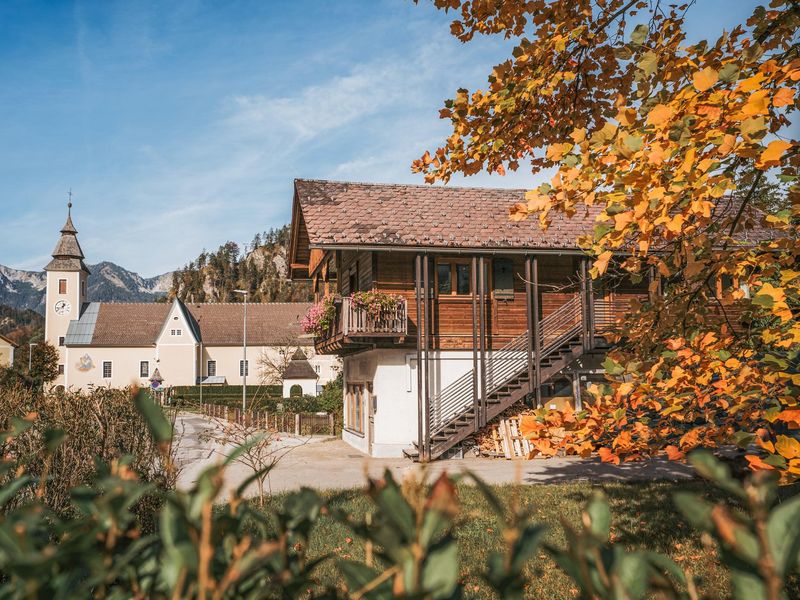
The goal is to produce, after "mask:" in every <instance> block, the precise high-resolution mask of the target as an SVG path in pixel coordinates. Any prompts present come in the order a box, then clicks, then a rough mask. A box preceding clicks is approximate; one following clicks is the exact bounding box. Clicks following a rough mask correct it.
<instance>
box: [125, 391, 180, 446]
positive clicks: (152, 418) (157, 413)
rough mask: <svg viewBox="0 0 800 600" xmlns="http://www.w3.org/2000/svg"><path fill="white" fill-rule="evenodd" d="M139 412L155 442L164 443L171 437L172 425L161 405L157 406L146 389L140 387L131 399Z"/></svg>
mask: <svg viewBox="0 0 800 600" xmlns="http://www.w3.org/2000/svg"><path fill="white" fill-rule="evenodd" d="M133 402H134V404H135V405H136V408H137V410H138V411H139V414H141V415H142V418H143V419H144V420H145V423H147V428H148V429H149V430H150V434H151V435H152V436H153V439H154V440H155V442H156V443H157V444H164V443H167V442H169V441H170V440H171V439H172V425H170V423H169V421H167V419H166V417H165V416H164V412H163V411H162V410H161V407H160V406H158V405H157V404H156V403H155V401H154V400H153V398H152V397H151V396H150V394H148V393H147V391H146V390H144V389H141V390H139V391H138V392H137V393H136V396H135V397H134V399H133Z"/></svg>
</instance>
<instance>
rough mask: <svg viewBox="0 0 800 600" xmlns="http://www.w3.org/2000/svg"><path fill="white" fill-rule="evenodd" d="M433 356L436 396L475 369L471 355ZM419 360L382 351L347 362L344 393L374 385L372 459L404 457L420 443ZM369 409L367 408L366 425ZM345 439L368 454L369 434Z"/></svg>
mask: <svg viewBox="0 0 800 600" xmlns="http://www.w3.org/2000/svg"><path fill="white" fill-rule="evenodd" d="M431 356H432V360H431V382H432V386H431V389H432V393H433V394H435V393H436V392H438V391H439V390H440V389H441V388H442V387H444V386H447V385H448V384H450V383H452V382H453V381H454V380H455V379H457V378H458V377H460V376H461V375H463V374H464V373H466V372H468V371H470V370H471V369H472V352H471V351H452V352H451V351H444V352H435V353H432V355H431ZM416 358H417V357H416V352H408V351H407V350H391V349H383V350H371V351H369V352H364V353H362V354H356V355H354V356H350V357H345V359H344V379H345V391H346V390H347V383H348V382H353V383H361V382H364V383H366V382H370V381H371V382H372V388H373V395H374V399H373V406H374V408H375V411H374V427H375V431H374V436H373V439H374V442H373V446H372V456H376V457H386V458H390V457H398V456H401V455H402V450H403V449H404V448H407V447H409V446H410V445H411V443H412V442H414V441H416V439H417V415H418V413H419V409H418V398H417V365H416V362H417V360H416ZM367 409H368V407H367V406H365V414H364V422H365V423H367V422H368V419H367V414H368V413H367V412H366V411H367ZM342 438H343V439H344V440H345V441H347V442H348V443H350V444H351V445H353V446H354V447H356V448H358V449H359V450H361V451H362V452H366V451H367V446H368V432H365V436H364V438H361V437H359V436H358V435H357V434H354V433H350V432H347V431H345V432H344V433H343V435H342Z"/></svg>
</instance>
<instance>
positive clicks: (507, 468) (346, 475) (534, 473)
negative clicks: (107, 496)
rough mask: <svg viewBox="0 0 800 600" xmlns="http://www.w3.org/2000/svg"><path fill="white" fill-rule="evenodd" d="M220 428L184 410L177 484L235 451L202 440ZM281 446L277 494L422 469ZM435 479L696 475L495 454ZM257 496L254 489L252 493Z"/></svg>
mask: <svg viewBox="0 0 800 600" xmlns="http://www.w3.org/2000/svg"><path fill="white" fill-rule="evenodd" d="M215 426H217V427H219V424H215V423H214V422H213V421H211V420H209V419H207V418H204V417H202V416H201V415H197V414H192V413H182V414H181V415H180V416H179V420H178V431H179V432H180V431H181V429H183V437H182V440H181V443H180V446H179V452H178V460H179V462H180V463H181V464H183V465H184V468H183V471H182V472H181V476H180V479H179V482H178V486H179V487H181V488H183V489H186V488H189V487H191V485H192V484H193V483H194V481H195V480H196V478H197V475H198V474H199V473H200V471H201V470H202V469H203V468H204V467H206V466H208V465H211V464H214V463H215V462H216V461H218V460H220V457H221V456H222V455H223V454H225V453H226V452H227V451H229V450H230V447H225V446H222V445H219V444H213V443H211V442H209V441H207V440H204V439H202V437H203V436H202V432H203V431H206V430H208V429H209V428H210V427H215ZM276 450H277V451H278V452H279V453H280V454H281V455H282V457H281V459H280V460H279V461H278V464H277V466H276V467H275V468H274V469H273V471H272V472H271V473H270V478H269V479H270V480H269V489H270V490H271V491H272V492H280V491H286V490H294V489H298V488H300V487H302V486H308V487H313V488H316V489H345V488H353V487H358V486H362V485H364V482H365V478H366V475H367V474H369V475H370V476H372V477H378V476H380V475H381V474H382V473H383V471H384V469H387V468H388V469H390V470H391V471H392V473H393V474H394V475H395V476H396V477H398V478H402V477H403V476H404V475H405V474H406V473H409V472H413V471H419V470H420V469H421V468H422V467H421V466H420V465H418V464H414V463H412V462H411V461H409V460H406V459H403V458H371V457H367V456H364V455H363V454H361V453H359V452H358V451H357V450H355V449H354V448H352V447H351V446H349V445H347V444H345V443H344V442H343V441H342V440H340V439H338V438H323V437H314V438H296V437H294V436H285V437H281V438H280V440H279V441H277V442H276ZM427 469H428V471H429V472H430V475H431V476H433V477H435V476H437V475H438V474H439V473H440V472H442V471H448V472H450V473H460V472H462V471H464V470H466V469H468V470H470V471H472V472H474V473H476V474H477V475H478V476H480V477H481V478H482V479H483V480H484V481H486V482H488V483H493V484H504V483H515V482H522V483H529V484H535V483H560V482H574V481H581V480H584V481H586V480H588V481H642V480H654V479H671V480H674V479H685V478H689V477H692V470H691V468H690V467H688V466H687V465H684V464H681V463H675V462H670V461H667V460H664V459H653V460H649V461H642V462H636V463H628V464H623V465H620V466H616V465H611V464H607V463H603V462H601V461H600V460H599V459H597V458H592V459H583V458H579V457H565V458H550V459H538V460H530V461H510V460H502V459H493V458H474V457H471V458H465V459H461V460H455V459H453V460H441V461H436V462H434V463H432V464H431V465H428V466H427ZM249 474H250V471H249V470H248V469H247V468H246V467H244V466H242V465H240V464H234V465H232V467H231V468H229V469H228V471H227V472H226V482H225V484H226V488H227V490H228V491H230V490H233V489H235V488H236V487H237V486H238V485H239V483H241V482H242V481H244V479H246V478H247V476H248V475H249ZM249 493H253V494H255V487H254V486H253V487H252V488H250V489H249V490H248V494H249Z"/></svg>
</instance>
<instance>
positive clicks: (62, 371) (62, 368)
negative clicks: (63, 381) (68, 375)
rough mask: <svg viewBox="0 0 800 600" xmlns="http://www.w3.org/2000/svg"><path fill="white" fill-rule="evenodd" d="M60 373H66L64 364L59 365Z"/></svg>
mask: <svg viewBox="0 0 800 600" xmlns="http://www.w3.org/2000/svg"><path fill="white" fill-rule="evenodd" d="M58 374H59V375H63V374H64V365H58Z"/></svg>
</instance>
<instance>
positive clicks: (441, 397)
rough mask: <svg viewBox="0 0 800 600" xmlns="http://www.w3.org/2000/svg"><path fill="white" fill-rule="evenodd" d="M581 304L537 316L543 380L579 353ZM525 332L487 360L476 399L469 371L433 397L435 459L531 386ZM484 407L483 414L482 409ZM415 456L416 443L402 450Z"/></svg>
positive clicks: (431, 421)
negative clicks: (480, 392)
mask: <svg viewBox="0 0 800 600" xmlns="http://www.w3.org/2000/svg"><path fill="white" fill-rule="evenodd" d="M581 315H582V307H581V303H580V299H579V298H577V297H576V298H573V299H572V300H570V301H569V302H567V303H566V304H564V305H562V306H561V307H559V308H558V310H556V311H555V312H553V313H551V314H549V315H547V316H546V317H545V318H544V319H542V320H541V321H540V326H539V335H540V340H539V342H540V345H539V347H540V348H541V349H542V351H541V359H540V361H541V362H540V365H541V370H540V372H541V382H540V384H541V383H545V382H547V381H548V380H550V379H551V378H552V377H553V376H554V375H556V374H557V373H559V372H560V371H562V370H563V369H564V368H565V367H566V366H567V365H569V364H570V363H571V362H572V361H573V360H575V359H576V358H578V357H579V356H581V355H582V354H583V340H582V339H581V333H582V330H583V327H582V325H583V323H582V318H581ZM527 348H528V332H527V331H526V332H525V333H523V334H522V335H520V336H518V337H517V338H515V339H514V340H512V341H511V342H509V343H508V344H507V345H506V346H504V347H503V348H501V349H500V350H497V351H494V352H492V353H491V354H490V356H489V357H488V358H487V360H486V369H485V374H486V385H485V389H486V394H485V397H484V398H483V399H482V401H481V399H479V402H478V405H477V406H476V404H475V394H474V390H473V386H474V381H475V377H474V375H473V371H472V370H470V371H469V372H468V373H465V374H464V375H462V376H461V377H459V378H458V379H456V380H455V381H454V382H453V383H451V384H450V385H448V386H446V387H445V388H443V389H442V390H441V391H440V392H439V393H438V394H436V395H435V396H434V397H433V398H432V399H431V408H430V414H429V415H428V419H427V423H428V427H429V431H430V448H431V454H430V459H431V460H436V459H437V458H440V457H441V456H442V455H444V454H445V453H446V452H447V451H448V450H450V449H451V448H453V447H454V446H456V445H457V444H459V443H460V442H461V441H463V440H464V439H465V438H467V437H469V436H470V435H472V434H473V433H475V432H476V431H477V430H478V429H479V428H480V427H481V426H482V425H485V424H486V423H488V422H490V421H491V420H492V419H494V418H495V417H497V416H498V415H499V414H500V413H502V412H503V411H504V410H506V409H507V408H508V407H510V406H511V405H512V404H514V403H516V402H518V401H520V400H522V399H523V398H525V397H526V396H527V395H528V394H531V393H533V392H534V390H535V388H534V384H533V382H531V381H530V377H529V372H528V352H527ZM481 412H482V413H483V414H482V415H481V414H480V413H481ZM405 455H406V456H407V457H409V458H411V459H414V460H418V459H419V449H418V448H417V444H416V443H414V444H413V445H412V447H410V448H408V449H406V450H405Z"/></svg>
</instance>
